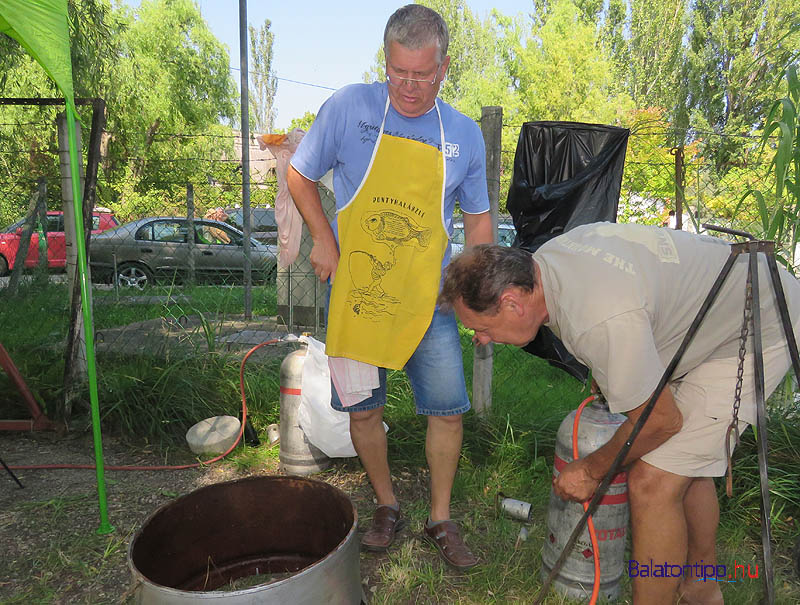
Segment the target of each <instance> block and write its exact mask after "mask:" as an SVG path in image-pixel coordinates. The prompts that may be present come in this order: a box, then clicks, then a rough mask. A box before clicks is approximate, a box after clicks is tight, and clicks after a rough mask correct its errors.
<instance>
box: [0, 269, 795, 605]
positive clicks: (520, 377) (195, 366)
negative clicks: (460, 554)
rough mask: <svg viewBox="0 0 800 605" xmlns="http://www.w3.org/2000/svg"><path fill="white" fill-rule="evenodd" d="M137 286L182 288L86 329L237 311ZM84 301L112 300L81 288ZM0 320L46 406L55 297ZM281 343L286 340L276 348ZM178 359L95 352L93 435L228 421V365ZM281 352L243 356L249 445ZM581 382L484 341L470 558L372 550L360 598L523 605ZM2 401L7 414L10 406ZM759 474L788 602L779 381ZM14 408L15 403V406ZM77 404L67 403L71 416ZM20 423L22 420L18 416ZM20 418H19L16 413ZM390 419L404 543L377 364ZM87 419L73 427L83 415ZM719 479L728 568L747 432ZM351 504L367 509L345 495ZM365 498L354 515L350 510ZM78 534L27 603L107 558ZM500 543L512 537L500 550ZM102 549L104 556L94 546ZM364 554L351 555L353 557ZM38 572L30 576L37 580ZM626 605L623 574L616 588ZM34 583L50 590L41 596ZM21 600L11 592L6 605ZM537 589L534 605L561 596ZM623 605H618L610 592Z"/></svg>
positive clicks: (750, 496) (471, 466)
mask: <svg viewBox="0 0 800 605" xmlns="http://www.w3.org/2000/svg"><path fill="white" fill-rule="evenodd" d="M147 294H149V295H170V294H171V295H173V296H175V295H181V296H186V297H188V299H189V300H188V301H183V300H182V299H179V300H177V301H176V302H171V303H168V304H145V305H142V304H135V305H134V304H127V305H122V304H108V305H104V304H96V305H95V320H96V322H97V326H98V329H103V330H107V329H110V328H113V327H114V326H119V325H126V324H129V323H132V322H136V321H144V320H147V319H157V318H162V317H163V318H166V319H168V320H177V319H178V318H180V317H181V316H183V315H187V316H188V315H198V314H202V315H203V317H204V318H205V319H206V320H207V321H208V329H211V328H213V321H215V319H214V318H216V317H218V316H220V315H238V314H241V313H242V312H243V303H242V300H241V289H238V288H223V287H213V286H197V287H194V288H187V289H177V288H176V289H173V290H170V289H169V288H152V289H150V291H148V292H147ZM94 296H95V301H96V302H97V301H98V300H99V299H100V298H107V297H111V298H112V299H113V297H115V294H114V293H113V292H110V291H97V290H96V291H95V294H94ZM4 303H5V305H6V306H5V309H7V310H8V312H4V313H3V314H2V315H0V333H1V334H2V342H3V344H4V345H5V346H6V348H8V349H9V350H10V351H11V352H12V355H13V357H14V359H15V362H16V363H17V365H18V366H19V368H20V370H21V372H22V373H23V375H24V376H25V378H26V379H27V381H28V384H29V386H30V387H31V388H32V390H33V391H34V393H35V394H36V396H37V398H38V399H39V400H41V401H42V402H43V403H44V404H45V406H46V408H47V409H48V410H52V409H56V407H57V406H56V403H55V402H57V401H58V399H59V396H60V392H61V388H62V387H61V383H62V374H63V358H62V353H61V352H60V349H59V346H58V344H59V343H60V342H61V341H62V339H63V338H64V336H65V334H66V320H65V313H66V310H67V305H66V295H65V290H64V288H63V286H61V287H59V286H54V285H52V284H47V283H44V282H34V283H31V284H24V285H23V286H22V287H21V289H20V293H19V295H18V296H17V297H16V298H15V299H14V300H13V301H8V300H7V301H4ZM275 308H276V302H275V288H274V286H272V287H263V288H262V287H258V288H254V295H253V312H254V315H274V313H275ZM461 336H462V345H463V351H464V363H465V372H466V375H467V387H468V390H471V382H472V351H473V348H472V346H471V344H470V334H469V333H468V332H466V331H464V332H462V335H461ZM288 351H289V349H288V348H287V349H286V352H287V353H288ZM196 353H197V354H195V355H193V356H191V357H186V356H183V357H180V356H177V357H172V358H169V359H164V358H158V357H156V356H146V355H142V356H122V355H110V354H104V355H103V356H102V358H99V359H98V388H99V391H100V401H101V413H102V419H103V424H104V428H105V430H107V431H111V432H114V433H116V434H119V435H127V436H131V437H132V438H136V439H138V440H141V439H143V438H146V439H147V440H148V442H150V443H155V444H157V445H160V447H161V448H162V449H168V448H174V447H181V445H182V440H183V436H184V434H185V431H186V430H187V429H188V428H189V426H191V425H192V424H193V423H194V422H197V421H198V420H200V419H202V418H206V417H208V416H212V415H218V414H231V415H237V414H238V412H239V409H240V397H239V361H238V359H236V358H234V357H232V356H230V355H227V354H224V353H223V352H221V351H218V350H210V351H202V352H201V351H196ZM281 359H282V356H278V357H276V358H275V359H273V360H271V361H269V362H258V363H253V364H252V365H248V367H247V370H246V372H245V382H246V395H247V401H248V408H249V416H250V418H251V420H252V423H253V424H254V426H255V428H256V430H257V431H259V433H260V434H261V436H262V442H265V440H266V436H265V430H266V427H267V425H269V424H271V423H275V422H278V419H279V394H278V387H279V365H280V362H281ZM586 395H587V392H586V390H585V388H584V385H582V384H581V383H579V382H577V381H576V380H574V379H572V378H570V377H569V376H567V375H566V374H565V373H563V372H561V371H560V370H557V369H554V368H552V367H551V366H549V365H548V364H546V363H545V362H543V361H541V360H539V359H537V358H534V357H532V356H529V355H526V354H525V353H523V352H521V351H519V350H517V349H515V348H513V347H505V346H497V347H496V348H495V359H494V377H493V402H492V407H491V409H490V410H489V412H488V413H487V414H486V415H485V416H484V417H479V416H478V415H476V414H475V413H474V412H470V413H468V414H466V415H465V418H464V444H463V448H462V456H461V462H460V467H459V472H458V474H457V476H456V481H455V484H454V487H453V500H452V502H453V504H452V510H453V517H454V518H456V519H458V520H459V522H461V523H462V524H463V527H464V529H465V533H466V535H467V536H468V540H469V542H470V544H471V545H472V546H473V547H474V549H475V550H476V551H477V553H478V555H479V556H480V557H481V559H482V562H483V564H482V565H481V566H479V567H478V568H476V569H475V570H474V571H472V572H470V573H467V574H458V573H454V572H452V571H450V570H449V569H447V568H446V567H444V566H443V565H442V564H441V562H440V561H439V559H438V558H437V557H436V555H435V552H434V551H433V549H432V547H430V546H429V545H427V544H423V543H422V542H421V541H420V540H419V539H418V537H407V538H405V539H404V540H401V542H400V544H398V548H397V549H396V550H394V551H393V552H391V553H390V554H389V555H387V556H386V557H385V558H382V559H380V563H379V565H378V567H377V569H375V570H374V573H373V574H372V576H371V577H370V582H371V584H372V585H374V584H375V583H376V581H377V583H378V588H377V590H376V591H375V592H374V593H370V594H372V597H371V603H442V604H444V603H448V604H449V603H476V604H477V603H510V602H514V603H531V602H532V601H533V599H534V597H535V595H536V593H537V592H538V589H539V587H540V586H541V579H540V565H541V557H540V553H541V548H542V539H543V536H544V535H545V533H546V532H545V519H546V510H547V504H548V500H549V491H550V482H551V476H552V464H553V452H554V444H555V435H556V431H557V429H558V427H559V425H560V423H561V421H562V420H563V418H564V417H565V416H566V415H567V413H568V412H569V411H571V410H573V409H575V408H576V407H577V405H578V404H579V403H580V402H581V401H582V400H583V399H584V398H585V397H586ZM14 405H16V406H17V407H16V408H13V406H14ZM770 407H771V409H772V410H773V413H772V416H771V420H770V424H769V444H770V458H769V459H770V477H771V489H772V500H773V510H772V513H771V519H772V525H773V534H774V541H775V545H774V553H775V554H774V556H775V567H776V590H777V595H778V599H777V602H778V603H794V602H798V601H800V584H798V582H797V578H796V577H795V576H794V574H793V572H792V571H791V569H790V567H789V558H788V555H787V553H788V552H789V550H790V548H791V545H792V544H793V543H794V540H796V539H797V536H798V533H800V532H798V525H797V519H798V518H800V487H798V481H797V470H796V468H797V460H798V459H800V428H798V424H799V423H798V413H799V412H798V406H797V403H796V402H795V401H794V396H793V393H791V389H789V390H788V391H787V394H780V393H779V394H777V395H775V396H773V398H772V400H771V401H770ZM8 409H16V410H17V412H19V403H18V398H17V397H16V396H15V395H14V393H13V388H12V387H11V384H10V382H9V381H8V379H7V378H6V376H5V374H4V373H0V417H14V416H9V415H8V414H7V413H6V411H7V410H8ZM22 411H23V412H24V408H23V409H22ZM79 411H80V410H79ZM23 416H24V414H23ZM17 417H20V416H17ZM385 419H386V422H387V423H388V424H389V426H390V432H389V457H390V460H391V466H392V472H393V474H395V475H396V476H400V477H404V478H406V479H407V481H406V485H407V486H410V487H407V493H410V494H413V498H412V499H411V500H410V501H404V502H403V507H404V514H406V515H407V516H408V517H409V519H410V521H411V527H412V533H411V534H410V535H411V536H418V528H420V527H421V525H422V523H423V522H424V521H425V518H426V516H427V513H428V494H427V489H426V487H425V486H426V485H427V480H428V479H427V477H428V475H427V463H426V460H425V449H424V446H425V427H426V421H425V419H424V418H423V417H419V416H417V415H416V414H415V412H414V404H413V395H412V392H411V388H410V385H409V383H408V380H407V378H406V376H405V374H404V373H403V372H390V373H389V386H388V401H387V405H386V411H385ZM85 422H86V424H85V426H88V420H86V421H85ZM277 455H278V448H275V447H273V448H269V447H267V446H266V444H264V445H262V446H261V447H259V448H245V449H242V450H237V453H236V454H234V455H233V456H231V457H230V460H231V463H232V464H233V465H234V466H235V467H236V468H238V469H240V470H241V471H243V472H248V471H258V470H261V469H264V468H275V464H276V457H277ZM334 468H335V469H336V470H337V471H338V472H341V473H345V474H348V473H349V474H351V475H353V476H354V477H356V476H358V475H359V474H360V473H361V467H360V464H359V463H358V462H357V461H354V460H347V461H342V462H340V463H337V464H336V465H335V466H334ZM718 485H719V486H720V494H721V497H720V502H721V519H722V520H721V527H720V532H719V545H720V553H719V561H720V562H721V563H724V564H732V562H733V561H734V560H737V561H739V562H742V561H744V562H756V561H758V560H760V552H761V545H760V520H759V499H760V494H759V483H758V465H757V449H756V442H755V438H754V435H753V432H752V431H750V430H748V431H747V432H745V434H744V435H743V436H742V443H741V445H740V447H739V448H738V449H737V453H736V456H735V466H734V497H733V498H732V499H730V500H728V499H727V498H726V497H725V496H724V495H722V494H723V489H724V485H723V482H721V481H720V482H718ZM499 492H503V493H504V494H505V495H506V496H508V497H512V498H516V499H519V500H525V501H528V502H531V504H532V509H533V520H532V523H531V525H530V528H529V538H528V539H527V540H526V541H524V542H521V543H519V544H518V545H516V542H517V535H518V532H519V530H520V527H521V526H520V523H519V522H517V521H513V520H510V519H506V518H504V517H503V516H501V515H500V514H499V513H498V511H497V508H496V504H495V499H496V497H497V494H498V493H499ZM80 504H81V503H80V502H71V501H67V500H61V501H57V500H53V501H48V502H44V503H36V504H35V505H36V506H43V507H44V506H46V507H49V509H52V517H53V518H54V519H56V520H57V519H59V518H60V515H63V514H65V511H66V512H68V511H69V510H71V509H72V508H75V507H78V506H80ZM358 506H359V508H360V510H361V512H367V511H368V510H369V507H370V506H371V502H370V501H369V499H367V500H365V501H360V502H359V503H358ZM363 507H366V510H362V508H363ZM85 540H86V542H85V543H80V544H79V543H77V542H73V543H63V544H62V543H57V544H54V546H53V548H52V549H51V550H50V551H48V553H43V555H42V561H41V563H42V567H41V569H43V570H46V571H43V572H41V574H40V575H41V576H42V577H41V578H39V579H34V581H33V584H34V588H33V589H32V590H33V592H32V593H30V594H31V595H33V597H34V599H33V600H34V601H37V602H49V601H50V600H51V599H53V598H58V595H56V594H55V593H53V592H52V590H53V588H52V586H53V585H54V582H55V580H54V579H55V578H56V577H57V575H58V574H74V575H75V577H76V578H83V580H80V581H87V582H90V581H91V576H92V573H93V572H92V570H93V569H98V566H102V565H107V564H108V561H110V560H115V557H116V559H118V558H119V556H121V555H120V554H119V553H117V552H116V551H115V550H114V549H115V548H116V547H115V546H114V543H113V541H109V540H107V539H106V540H104V539H101V538H99V537H93V536H92V537H86V539H85ZM515 545H516V546H515ZM108 549H111V551H112V552H110V553H108V554H104V553H106V552H107V551H108ZM365 556H367V555H365ZM45 575H46V576H47V577H44V576H45ZM623 584H624V586H625V592H624V594H625V595H628V596H627V597H626V598H627V602H629V601H630V597H629V595H630V592H629V589H628V588H627V584H628V582H627V580H625V581H624V582H623ZM722 588H723V592H724V594H725V597H726V603H729V604H730V603H734V604H738V603H742V604H744V603H757V602H759V601H760V599H761V594H762V584H761V582H760V581H755V580H748V581H742V582H738V583H736V584H730V585H724V586H723V587H722ZM48 591H50V592H48ZM20 602H22V601H20ZM567 602H569V601H567V600H565V599H563V598H562V597H560V596H558V595H556V594H554V593H553V594H551V595H549V596H548V597H547V599H546V600H545V603H548V604H555V603H567ZM623 602H626V600H625V599H623Z"/></svg>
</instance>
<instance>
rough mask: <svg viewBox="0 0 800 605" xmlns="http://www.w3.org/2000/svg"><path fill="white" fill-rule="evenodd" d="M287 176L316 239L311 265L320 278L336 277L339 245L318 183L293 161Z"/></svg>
mask: <svg viewBox="0 0 800 605" xmlns="http://www.w3.org/2000/svg"><path fill="white" fill-rule="evenodd" d="M286 180H287V182H288V184H289V193H291V194H292V199H293V200H294V205H295V206H297V210H298V211H299V212H300V214H301V216H302V217H303V220H304V221H305V223H306V225H308V231H309V233H311V239H312V240H314V247H313V248H311V256H310V257H309V260H310V261H311V266H312V267H314V273H316V274H317V277H318V278H319V280H320V281H325V280H326V279H328V278H329V277H330V278H331V279H333V277H334V275H336V266H337V265H338V264H339V247H338V246H337V245H336V238H335V237H334V235H333V230H332V229H331V226H330V224H329V223H328V219H327V218H326V216H325V212H324V211H323V210H322V202H321V201H320V198H319V191H318V190H317V184H316V183H315V182H314V181H311V180H309V179H307V178H306V177H304V176H303V175H302V174H300V173H299V172H297V170H295V168H294V166H292V165H291V164H290V165H289V170H288V172H287V174H286Z"/></svg>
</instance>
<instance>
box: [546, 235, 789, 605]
mask: <svg viewBox="0 0 800 605" xmlns="http://www.w3.org/2000/svg"><path fill="white" fill-rule="evenodd" d="M703 228H704V229H708V230H713V231H721V232H724V233H728V234H731V235H736V236H740V237H745V238H747V239H748V240H750V241H748V242H745V243H740V244H731V253H730V256H729V257H728V260H727V261H726V262H725V265H723V267H722V270H721V271H720V273H719V275H718V276H717V279H716V281H715V282H714V284H713V285H712V286H711V291H710V292H709V293H708V296H707V297H706V299H705V301H703V304H702V305H701V307H700V310H699V311H698V312H697V316H696V317H695V318H694V321H693V322H692V324H691V325H690V326H689V330H688V331H687V333H686V336H684V339H683V342H681V345H680V347H678V350H677V351H676V352H675V355H674V357H673V358H672V360H671V361H670V363H669V365H668V366H667V368H666V370H665V371H664V374H663V375H662V377H661V380H659V382H658V385H657V386H656V389H655V391H654V392H653V395H652V397H651V398H650V401H648V402H647V405H646V406H645V407H644V409H643V410H642V414H641V415H640V416H639V419H638V421H637V422H636V424H635V425H634V427H633V430H632V431H631V434H630V436H629V437H628V439H627V441H626V442H625V444H624V445H623V446H622V448H621V449H620V451H619V453H618V454H617V457H616V458H615V459H614V462H613V463H612V465H611V468H610V469H609V471H608V473H606V476H605V477H603V480H602V481H601V482H600V485H599V486H598V488H597V491H596V492H595V494H594V496H592V499H591V501H590V502H589V506H588V508H587V510H586V512H585V513H584V514H583V517H581V519H580V521H578V524H577V525H576V526H575V529H574V530H573V531H572V534H571V535H570V537H569V539H568V540H567V543H566V544H565V545H564V550H563V551H562V552H561V555H560V556H559V557H558V560H557V561H556V562H555V564H554V565H553V568H552V569H551V571H550V575H548V576H547V579H546V580H545V582H544V584H543V586H542V588H541V590H540V591H539V594H538V595H537V597H536V600H535V601H534V603H535V604H536V605H538V604H539V603H541V602H542V600H543V599H544V597H545V595H546V594H547V591H548V590H549V588H550V584H552V582H553V580H554V579H555V577H556V576H557V575H558V573H559V572H560V571H561V567H562V566H563V565H564V561H566V560H567V557H568V556H569V553H570V552H571V551H572V548H573V546H574V544H575V541H576V540H577V539H578V536H579V535H580V534H581V532H582V531H583V529H584V527H585V526H586V521H587V519H588V518H589V516H591V515H592V514H593V513H594V512H595V511H596V510H597V507H598V505H599V504H600V500H601V499H602V498H603V496H604V495H605V493H606V490H607V489H608V486H609V485H610V483H611V480H612V479H613V478H614V477H615V476H616V474H617V473H618V472H619V471H620V469H621V467H622V461H623V460H625V457H626V456H627V455H628V452H629V451H630V449H631V446H632V445H633V442H634V440H635V439H636V436H637V435H638V434H639V432H640V431H641V430H642V426H644V423H645V422H646V421H647V418H648V417H649V416H650V413H651V412H652V410H653V407H654V406H655V403H656V401H657V400H658V398H659V396H660V395H661V392H662V391H663V390H664V387H666V385H667V382H669V379H670V377H671V376H672V373H673V372H674V371H675V368H676V367H677V366H678V363H679V362H680V360H681V358H682V357H683V354H684V353H685V352H686V349H687V348H688V346H689V344H690V343H691V342H692V339H693V338H694V336H695V334H697V331H698V330H699V329H700V325H701V324H702V322H703V319H704V318H705V316H706V314H707V313H708V310H709V309H710V308H711V305H712V304H713V303H714V300H715V299H716V297H717V295H718V294H719V292H720V290H721V289H722V285H723V284H724V283H725V280H726V279H727V277H728V275H729V274H730V272H731V269H732V268H733V265H734V263H735V262H736V259H737V258H738V257H739V256H740V255H741V254H748V255H749V257H750V258H749V261H750V262H749V265H748V270H747V271H748V274H747V281H748V290H747V292H746V295H745V296H746V297H752V299H751V300H746V301H745V303H746V305H745V306H747V303H751V304H750V306H751V312H752V324H753V359H754V364H755V365H754V378H755V398H756V434H757V438H758V472H759V476H760V479H761V542H762V548H763V552H764V591H765V593H766V594H765V601H764V602H765V603H767V604H768V605H772V604H773V603H774V602H775V586H774V577H773V566H772V541H771V540H772V535H771V529H770V495H769V480H768V476H767V412H766V404H765V401H764V357H763V349H762V343H761V307H760V301H759V289H758V254H759V253H763V254H764V255H765V256H766V259H767V266H768V267H769V275H770V279H771V281H772V288H773V292H774V294H775V300H776V305H777V308H778V312H779V315H780V318H781V325H782V327H783V331H784V335H785V337H786V344H787V345H788V348H789V354H790V356H791V360H792V368H793V369H794V373H795V376H796V377H797V381H798V384H800V357H799V356H798V353H797V342H796V340H795V337H794V331H793V329H792V322H791V318H790V317H789V309H788V307H787V305H786V296H785V295H784V292H783V285H782V284H781V279H780V274H779V272H778V264H777V262H776V261H775V243H774V242H770V241H757V240H755V238H754V237H753V236H752V235H750V234H749V233H745V232H743V231H735V230H732V229H725V228H723V227H716V226H714V225H703ZM746 324H747V319H745V326H746ZM743 330H744V327H743ZM745 334H746V332H745ZM737 390H738V389H737ZM737 407H738V406H737ZM734 423H735V420H734ZM737 437H738V435H737Z"/></svg>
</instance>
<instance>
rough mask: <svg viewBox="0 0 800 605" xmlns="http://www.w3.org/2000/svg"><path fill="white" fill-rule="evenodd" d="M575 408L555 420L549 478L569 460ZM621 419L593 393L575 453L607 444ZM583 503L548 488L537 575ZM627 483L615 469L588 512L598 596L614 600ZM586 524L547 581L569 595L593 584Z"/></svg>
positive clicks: (621, 564) (557, 552)
mask: <svg viewBox="0 0 800 605" xmlns="http://www.w3.org/2000/svg"><path fill="white" fill-rule="evenodd" d="M576 412H577V410H576V411H573V412H571V413H570V414H569V415H568V416H567V417H566V418H565V419H564V421H563V422H562V423H561V426H560V427H559V429H558V434H557V436H556V455H555V464H554V470H553V477H557V476H558V474H559V473H560V472H561V470H562V469H563V468H564V467H565V466H566V465H567V464H568V463H569V462H572V460H573V458H572V430H573V423H574V421H575V414H576ZM623 422H625V416H623V415H622V414H612V413H611V412H610V411H609V409H608V405H607V403H606V402H605V400H604V399H602V398H598V399H597V400H595V401H594V402H593V403H592V404H591V405H589V406H587V407H585V408H584V410H583V412H582V413H581V417H580V424H579V425H578V456H579V457H580V458H583V457H584V456H586V455H588V454H590V453H591V452H593V451H595V450H596V449H598V448H599V447H601V446H602V445H604V444H605V443H607V442H608V441H609V440H610V439H611V437H612V435H614V433H615V432H616V431H617V428H619V426H620V425H621V424H622V423H623ZM583 513H584V510H583V505H582V504H580V503H578V502H565V501H564V500H562V499H561V498H559V497H558V496H556V494H555V492H554V491H553V490H552V488H551V489H550V505H549V507H548V510H547V534H546V535H545V541H544V548H543V549H542V577H543V578H546V577H547V576H548V575H549V574H550V570H551V569H552V568H553V565H555V563H556V561H557V560H558V558H559V556H561V552H562V550H563V549H564V545H565V544H566V543H567V540H568V539H569V537H570V535H572V531H573V530H574V529H575V526H576V525H577V524H578V522H579V521H580V519H581V518H582V517H583ZM628 517H629V511H628V485H627V477H626V475H625V473H624V472H620V473H619V474H617V475H616V476H615V477H614V479H613V480H612V482H611V484H610V485H609V487H608V491H606V494H605V496H603V498H602V500H600V505H599V506H598V507H597V510H596V511H595V512H594V514H593V515H592V519H593V521H594V527H595V532H596V534H597V543H598V549H599V551H600V552H599V556H600V578H601V580H600V597H601V598H605V599H608V600H615V599H617V598H618V597H619V594H620V580H621V578H622V574H623V573H624V571H625V540H626V537H627V534H628ZM593 555H594V553H593V550H592V543H591V540H590V538H589V530H588V527H584V530H583V533H581V534H580V535H579V536H578V539H577V540H576V542H575V544H574V545H573V547H572V552H570V554H569V557H568V558H567V559H566V560H565V561H564V565H563V566H562V567H561V570H560V572H559V574H558V575H557V576H556V578H555V579H554V580H553V584H552V586H553V587H554V588H555V589H556V590H557V591H558V592H560V593H562V594H564V595H567V596H568V597H570V598H575V599H585V598H588V597H589V596H591V594H592V586H593V584H594V559H593Z"/></svg>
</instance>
